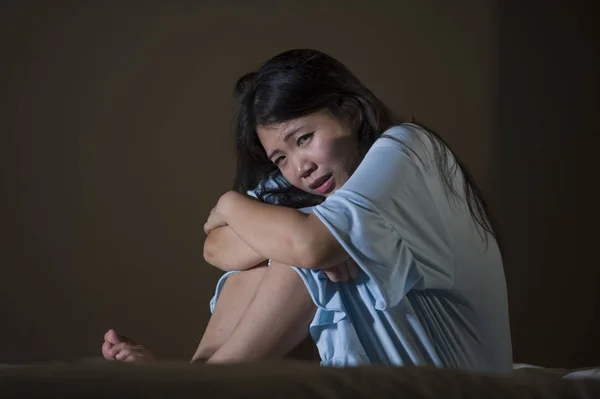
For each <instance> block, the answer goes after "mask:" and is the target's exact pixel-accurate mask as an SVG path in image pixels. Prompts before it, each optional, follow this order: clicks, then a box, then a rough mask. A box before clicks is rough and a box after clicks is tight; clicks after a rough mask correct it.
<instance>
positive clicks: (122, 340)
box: [102, 329, 157, 363]
mask: <svg viewBox="0 0 600 399" xmlns="http://www.w3.org/2000/svg"><path fill="white" fill-rule="evenodd" d="M102 355H103V356H104V358H105V359H106V360H118V361H123V362H141V363H151V362H156V361H157V359H156V357H154V355H153V354H152V353H151V352H150V351H149V350H148V349H146V348H144V347H143V346H141V345H138V344H136V343H135V342H133V341H132V340H130V339H129V338H127V337H124V336H121V335H118V334H117V333H116V331H115V330H112V329H110V330H108V331H107V332H106V334H104V343H103V344H102Z"/></svg>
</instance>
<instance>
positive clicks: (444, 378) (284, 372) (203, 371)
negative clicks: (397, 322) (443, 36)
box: [0, 360, 600, 399]
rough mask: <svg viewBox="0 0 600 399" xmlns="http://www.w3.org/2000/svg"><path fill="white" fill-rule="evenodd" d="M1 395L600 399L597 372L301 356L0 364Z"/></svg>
mask: <svg viewBox="0 0 600 399" xmlns="http://www.w3.org/2000/svg"><path fill="white" fill-rule="evenodd" d="M0 397H2V398H13V397H18V398H113V399H118V398H225V399H227V398H285V399H293V398H314V399H325V398H405V399H417V398H418V399H434V398H435V399H438V398H445V399H454V398H489V399H495V398H519V399H526V398H548V399H555V398H556V399H557V398H586V399H587V398H600V369H582V370H559V369H544V368H540V367H530V366H528V365H523V366H518V367H515V370H514V371H513V372H512V373H511V374H505V375H486V374H476V373H468V372H462V371H456V370H449V369H445V370H442V369H435V368H422V367H421V368H416V367H403V368H386V367H379V366H364V367H355V368H345V369H342V368H329V367H320V366H318V365H316V364H312V363H307V362H301V361H290V360H287V361H276V362H258V363H249V364H244V365H218V366H217V365H211V366H207V365H190V364H187V363H180V362H170V363H169V362H166V363H157V364H123V363H118V362H101V363H73V364H64V363H63V364H39V365H21V366H16V365H13V366H10V365H7V366H4V367H0Z"/></svg>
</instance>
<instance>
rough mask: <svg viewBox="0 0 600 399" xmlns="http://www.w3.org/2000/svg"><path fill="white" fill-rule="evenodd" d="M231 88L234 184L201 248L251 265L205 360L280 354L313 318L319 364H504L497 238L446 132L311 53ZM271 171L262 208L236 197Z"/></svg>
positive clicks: (201, 351) (227, 299)
mask: <svg viewBox="0 0 600 399" xmlns="http://www.w3.org/2000/svg"><path fill="white" fill-rule="evenodd" d="M236 92H237V95H238V99H239V111H238V115H237V127H236V134H237V153H238V169H237V177H236V191H231V192H228V193H225V194H224V195H223V196H222V197H221V198H220V199H219V201H218V203H217V205H216V206H215V208H214V209H213V210H212V212H211V214H210V216H209V218H208V220H207V222H206V224H205V231H206V232H207V233H208V238H207V241H206V243H205V256H206V258H207V260H208V261H209V262H211V263H213V264H219V262H223V261H225V260H226V261H227V262H228V263H227V264H229V265H232V266H231V269H235V270H246V269H249V270H246V271H243V272H241V273H236V274H235V275H232V276H230V277H229V278H228V279H227V280H226V282H225V284H224V285H223V290H222V291H220V292H219V299H218V301H217V303H216V307H215V314H214V315H213V319H211V322H210V323H209V327H208V329H207V333H206V334H205V337H204V338H203V340H202V342H201V343H200V346H199V348H198V351H197V353H196V355H195V358H197V359H205V360H207V361H208V362H229V361H246V360H253V359H261V358H267V357H277V356H281V355H283V354H285V353H287V352H289V351H290V350H291V349H292V348H294V347H295V346H296V345H297V344H298V343H299V342H300V341H301V340H302V339H303V338H304V337H305V336H306V333H307V329H308V328H309V327H310V334H311V336H312V337H313V339H314V340H315V342H316V343H317V346H318V348H319V353H320V355H321V360H322V364H324V365H336V366H348V365H357V364H363V363H380V364H386V365H433V366H437V367H454V368H462V369H469V370H475V371H496V372H508V371H510V369H511V367H512V357H511V341H510V331H509V324H508V311H507V307H508V306H507V298H506V284H505V279H504V272H503V266H502V260H501V255H500V251H499V248H498V244H497V240H496V233H495V230H494V227H493V224H492V222H491V218H490V216H489V215H488V213H487V209H486V206H485V202H484V200H483V198H482V197H481V194H480V192H479V190H478V189H477V187H476V186H475V184H474V182H473V180H472V178H471V177H470V175H469V174H468V172H467V170H466V168H464V167H463V165H462V164H461V163H460V162H459V161H458V160H456V158H455V157H454V156H453V154H452V153H451V152H450V150H449V148H448V147H447V146H446V145H445V143H444V142H443V141H442V140H441V138H439V137H438V136H437V135H436V134H434V133H433V132H431V131H429V130H426V129H424V128H423V127H421V126H418V125H415V124H407V123H401V122H400V121H398V120H396V119H395V118H394V117H393V116H392V114H391V112H390V111H389V110H388V109H387V108H386V107H385V106H384V105H383V104H382V103H381V101H379V100H378V99H377V98H376V97H375V96H374V95H373V93H371V92H370V91H369V90H368V89H367V88H366V87H365V86H364V85H362V83H361V82H360V81H359V80H358V79H357V78H356V77H355V76H354V75H353V74H352V73H351V72H350V71H348V70H347V69H346V68H345V67H344V66H343V65H342V64H340V63H339V62H338V61H336V60H335V59H333V58H331V57H329V56H327V55H326V54H323V53H320V52H318V51H314V50H292V51H288V52H285V53H282V54H279V55H278V56H275V57H274V58H272V59H270V60H269V61H267V62H266V63H265V64H263V65H262V66H261V68H260V69H259V70H258V71H257V72H254V73H250V74H248V75H245V76H244V77H243V78H242V79H240V81H239V82H238V84H237V87H236ZM269 178H271V179H272V181H274V182H276V183H278V184H275V186H276V187H275V188H273V187H271V186H269V185H264V187H262V190H260V187H259V190H257V196H258V197H259V199H261V200H262V201H263V202H266V203H263V202H261V201H257V200H255V199H252V198H249V197H247V196H245V195H243V194H242V193H245V192H246V191H247V190H250V189H252V188H254V187H256V186H257V185H259V183H260V182H261V181H265V179H267V180H266V181H271V180H269ZM280 205H283V206H280ZM307 205H313V206H314V208H313V209H312V212H311V213H304V212H300V211H298V210H296V209H293V208H298V207H300V206H307ZM225 249H226V251H225ZM265 259H269V264H270V265H269V266H268V267H267V266H265V265H264V264H261V262H263V261H264V260H265ZM352 262H355V264H356V265H358V268H359V270H360V272H359V273H354V271H353V269H350V271H348V270H347V269H345V268H344V267H343V266H342V265H348V264H352ZM257 264H258V265H259V266H258V267H254V266H255V265H257ZM288 265H292V266H293V267H289V266H288ZM332 270H337V272H332ZM321 271H324V272H327V273H329V276H330V277H331V279H328V278H326V277H325V276H324V275H323V273H322V272H321ZM345 273H347V274H352V277H356V278H354V279H351V280H349V281H343V282H334V281H331V280H336V279H337V278H340V279H342V278H343V279H344V280H346V277H347V276H346V275H345ZM336 274H337V276H336ZM217 313H218V314H219V315H220V318H221V320H219V318H217V319H216V320H215V315H217ZM211 324H213V326H212V327H211Z"/></svg>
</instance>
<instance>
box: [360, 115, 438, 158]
mask: <svg viewBox="0 0 600 399" xmlns="http://www.w3.org/2000/svg"><path fill="white" fill-rule="evenodd" d="M436 140H437V139H436V137H435V136H434V135H433V134H432V133H431V132H430V131H429V130H427V128H425V127H423V126H421V125H418V124H415V123H402V124H399V125H395V126H392V127H390V128H389V129H387V130H386V131H384V132H383V133H382V134H381V135H380V136H379V138H378V139H377V140H376V141H375V143H374V144H373V146H372V147H371V150H372V151H373V152H379V151H380V150H388V154H387V155H390V156H392V155H394V153H395V154H396V155H398V156H403V157H405V158H406V159H407V160H410V161H411V163H413V164H416V165H417V166H422V167H427V166H428V165H431V162H432V161H433V160H434V159H435V158H436V156H437V155H436V153H437V152H439V151H440V148H439V145H438V144H436Z"/></svg>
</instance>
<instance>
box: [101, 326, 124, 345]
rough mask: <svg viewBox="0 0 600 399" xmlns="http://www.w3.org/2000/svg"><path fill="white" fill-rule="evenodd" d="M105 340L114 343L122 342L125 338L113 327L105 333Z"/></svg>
mask: <svg viewBox="0 0 600 399" xmlns="http://www.w3.org/2000/svg"><path fill="white" fill-rule="evenodd" d="M104 340H105V341H108V342H110V343H111V344H113V345H117V344H120V343H122V342H124V340H123V339H122V338H121V337H120V336H119V334H117V332H116V331H115V330H113V329H112V328H111V329H110V330H108V331H107V332H106V334H104Z"/></svg>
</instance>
